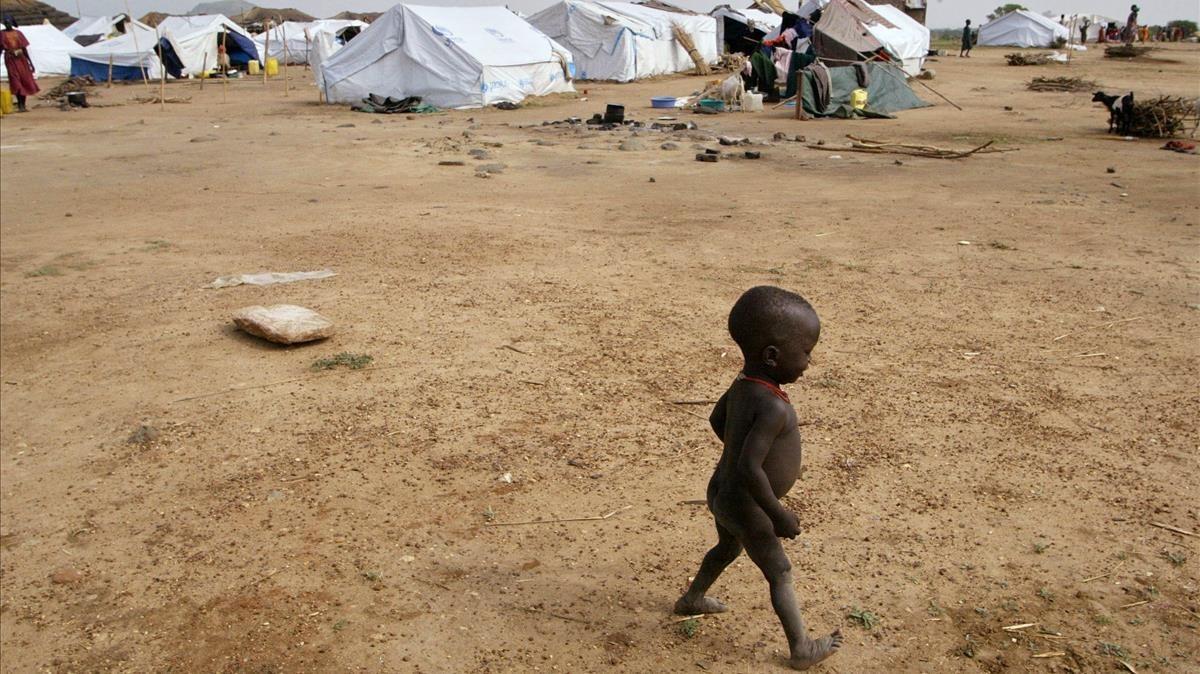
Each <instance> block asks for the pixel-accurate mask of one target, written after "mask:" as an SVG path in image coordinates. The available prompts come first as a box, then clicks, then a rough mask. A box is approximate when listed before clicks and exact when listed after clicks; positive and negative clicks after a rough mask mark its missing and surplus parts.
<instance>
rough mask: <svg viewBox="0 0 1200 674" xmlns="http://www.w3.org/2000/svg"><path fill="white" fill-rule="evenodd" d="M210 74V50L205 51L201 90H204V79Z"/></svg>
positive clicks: (201, 71) (201, 68) (202, 63)
mask: <svg viewBox="0 0 1200 674" xmlns="http://www.w3.org/2000/svg"><path fill="white" fill-rule="evenodd" d="M207 75H208V52H204V60H203V61H201V65H200V91H204V80H205V79H206V76H207Z"/></svg>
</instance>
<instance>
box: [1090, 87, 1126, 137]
mask: <svg viewBox="0 0 1200 674" xmlns="http://www.w3.org/2000/svg"><path fill="white" fill-rule="evenodd" d="M1092 102H1093V103H1103V104H1104V107H1106V108H1108V132H1109V133H1112V132H1113V129H1116V132H1117V133H1118V134H1120V135H1122V136H1128V135H1129V134H1130V132H1131V130H1132V129H1133V92H1132V91H1131V92H1129V93H1127V94H1125V95H1124V96H1110V95H1109V94H1106V93H1104V92H1103V91H1097V92H1096V93H1095V95H1093V96H1092Z"/></svg>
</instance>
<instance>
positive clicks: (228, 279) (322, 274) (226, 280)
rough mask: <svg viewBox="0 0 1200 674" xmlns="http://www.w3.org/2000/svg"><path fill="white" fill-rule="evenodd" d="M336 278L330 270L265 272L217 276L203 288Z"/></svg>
mask: <svg viewBox="0 0 1200 674" xmlns="http://www.w3.org/2000/svg"><path fill="white" fill-rule="evenodd" d="M331 276H337V272H335V271H333V270H332V269H322V270H320V271H289V272H278V271H265V272H260V273H258V274H234V275H232V276H219V277H217V279H216V280H215V281H213V282H212V283H210V284H208V285H207V286H205V287H206V288H232V287H234V286H240V285H247V286H270V285H275V284H276V283H293V282H295V281H315V280H318V279H323V278H329V277H331Z"/></svg>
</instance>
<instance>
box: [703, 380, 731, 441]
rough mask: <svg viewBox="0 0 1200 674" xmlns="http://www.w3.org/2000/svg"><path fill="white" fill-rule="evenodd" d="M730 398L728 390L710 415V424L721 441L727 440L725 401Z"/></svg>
mask: <svg viewBox="0 0 1200 674" xmlns="http://www.w3.org/2000/svg"><path fill="white" fill-rule="evenodd" d="M728 399H729V391H726V392H725V395H723V396H721V399H720V400H718V401H717V405H716V406H715V407H713V411H712V414H710V415H708V424H709V425H710V426H712V429H713V433H716V434H717V439H718V440H720V441H721V442H725V402H726V401H727V400H728Z"/></svg>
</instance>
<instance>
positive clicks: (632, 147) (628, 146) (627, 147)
mask: <svg viewBox="0 0 1200 674" xmlns="http://www.w3.org/2000/svg"><path fill="white" fill-rule="evenodd" d="M617 149H618V150H620V151H622V152H638V151H640V150H645V149H646V144H645V143H643V142H642V141H640V140H637V139H636V138H630V139H628V140H624V141H622V142H621V144H620V145H618V146H617Z"/></svg>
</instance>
